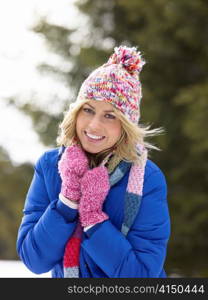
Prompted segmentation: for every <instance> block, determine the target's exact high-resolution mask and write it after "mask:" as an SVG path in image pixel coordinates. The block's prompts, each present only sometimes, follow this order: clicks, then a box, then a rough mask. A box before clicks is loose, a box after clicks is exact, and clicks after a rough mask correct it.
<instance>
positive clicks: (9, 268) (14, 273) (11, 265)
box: [0, 260, 51, 278]
mask: <svg viewBox="0 0 208 300" xmlns="http://www.w3.org/2000/svg"><path fill="white" fill-rule="evenodd" d="M29 277H30V278H38V277H39V278H40V277H46V278H51V272H48V273H43V274H35V273H32V272H31V271H30V270H29V269H27V267H26V266H25V265H24V264H23V263H22V262H21V261H18V260H0V278H29Z"/></svg>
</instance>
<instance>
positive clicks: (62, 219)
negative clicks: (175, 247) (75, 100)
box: [17, 147, 170, 278]
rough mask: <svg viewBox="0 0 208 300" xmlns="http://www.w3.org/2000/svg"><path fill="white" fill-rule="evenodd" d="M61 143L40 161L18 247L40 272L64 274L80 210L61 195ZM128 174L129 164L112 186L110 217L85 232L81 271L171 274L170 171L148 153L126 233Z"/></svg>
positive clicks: (107, 205) (108, 274)
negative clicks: (166, 173) (164, 170)
mask: <svg viewBox="0 0 208 300" xmlns="http://www.w3.org/2000/svg"><path fill="white" fill-rule="evenodd" d="M61 149H62V147H61V148H55V149H52V150H49V151H46V152H45V153H44V154H43V155H42V156H41V157H40V158H39V159H38V161H37V163H36V164H35V167H34V170H35V172H34V176H33V179H32V182H31V185H30V188H29V190H28V193H27V196H26V201H25V206H24V210H23V212H24V216H23V218H22V222H21V225H20V228H19V231H18V237H17V252H18V254H19V256H20V258H21V260H22V261H23V262H24V264H25V265H26V266H27V267H28V268H29V269H30V270H31V271H32V272H34V273H37V274H40V273H45V272H48V271H50V270H52V277H63V267H62V264H63V255H64V249H65V245H66V243H67V241H68V239H69V237H70V236H71V235H72V233H73V230H74V229H75V227H76V224H77V219H78V212H77V210H76V209H72V208H69V207H68V206H66V205H65V204H63V203H62V202H61V201H60V200H59V193H60V188H61V178H60V175H59V173H58V160H59V158H60V153H61V151H60V150H61ZM128 176H129V170H128V171H127V172H126V174H125V175H124V177H123V178H122V179H121V180H120V181H119V182H117V183H116V184H115V185H114V186H112V187H111V190H110V192H109V193H108V196H107V198H106V200H105V202H104V206H103V211H105V212H106V213H107V215H108V216H109V220H106V221H104V222H103V223H98V224H96V225H95V226H93V227H92V228H90V229H88V230H87V231H86V232H83V235H82V239H83V240H82V244H81V250H80V277H93V278H95V277H100V278H106V277H109V278H130V277H135V278H142V277H144V278H154V277H166V274H165V271H164V269H163V267H164V262H165V258H166V251H167V243H168V239H169V236H170V218H169V212H168V205H167V185H166V180H165V177H164V175H163V173H162V171H161V170H160V169H159V167H158V166H157V165H156V164H155V163H153V162H152V161H151V160H149V159H148V160H147V164H146V168H145V178H144V188H143V197H142V200H141V206H140V209H139V212H138V214H137V216H136V219H135V221H134V223H133V225H132V227H131V230H130V231H129V233H128V235H127V236H126V237H125V236H124V235H123V234H122V233H121V232H120V229H121V225H122V221H123V212H124V209H123V203H124V195H125V191H126V187H127V182H128Z"/></svg>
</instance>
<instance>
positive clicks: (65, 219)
mask: <svg viewBox="0 0 208 300" xmlns="http://www.w3.org/2000/svg"><path fill="white" fill-rule="evenodd" d="M46 154H47V152H46V153H44V154H43V155H42V156H41V157H40V158H39V160H38V161H37V163H36V164H35V167H34V175H33V179H32V182H31V184H30V187H29V190H28V193H27V196H26V201H25V205H24V210H23V212H24V216H23V218H22V222H21V224H20V227H19V230H18V235H17V242H16V247H17V252H18V255H19V257H20V258H21V260H22V261H23V262H24V264H25V265H26V266H27V267H28V269H30V270H31V271H32V272H34V273H37V274H40V273H45V272H48V271H50V270H51V269H52V268H53V267H54V266H55V265H56V264H57V263H58V262H59V261H60V260H62V258H63V255H64V249H65V244H66V242H67V241H68V239H69V237H70V236H71V235H72V233H73V230H74V228H75V226H76V223H77V215H78V212H77V209H72V208H69V207H67V206H66V205H65V204H63V203H62V202H61V201H60V200H59V199H54V200H53V201H51V202H50V200H49V196H48V192H47V189H46V177H45V176H44V174H45V171H46V169H47V168H48V167H49V166H48V164H47V159H46Z"/></svg>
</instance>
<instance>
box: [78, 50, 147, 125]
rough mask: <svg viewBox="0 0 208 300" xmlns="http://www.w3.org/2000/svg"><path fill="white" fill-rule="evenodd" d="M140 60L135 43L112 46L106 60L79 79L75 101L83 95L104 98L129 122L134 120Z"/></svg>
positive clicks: (138, 99) (137, 114)
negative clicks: (81, 80) (112, 51)
mask: <svg viewBox="0 0 208 300" xmlns="http://www.w3.org/2000/svg"><path fill="white" fill-rule="evenodd" d="M144 64H145V61H144V60H143V59H142V57H141V54H140V52H139V51H137V49H136V48H135V47H126V46H120V47H115V48H114V53H113V54H112V55H111V56H110V57H109V59H108V61H107V62H106V63H105V64H103V65H102V66H100V67H98V68H97V69H95V70H94V71H93V72H92V73H91V74H90V75H89V76H88V77H87V78H86V79H85V81H84V82H83V83H82V86H81V88H80V91H79V94H78V96H77V100H76V102H80V101H83V100H86V99H89V100H96V101H106V102H108V103H110V104H112V105H113V106H114V107H115V108H117V109H118V110H120V111H121V112H122V113H123V114H124V115H125V117H126V118H127V119H128V120H129V121H130V122H133V123H138V121H139V118H140V102H141V98H142V89H141V82H140V80H139V73H140V71H141V70H142V67H143V65H144Z"/></svg>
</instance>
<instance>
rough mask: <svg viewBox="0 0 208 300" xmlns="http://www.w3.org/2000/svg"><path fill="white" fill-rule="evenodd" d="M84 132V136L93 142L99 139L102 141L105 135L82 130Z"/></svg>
mask: <svg viewBox="0 0 208 300" xmlns="http://www.w3.org/2000/svg"><path fill="white" fill-rule="evenodd" d="M84 133H85V136H86V137H87V138H88V140H89V141H93V142H99V141H102V140H103V139H104V138H105V136H97V135H94V134H90V133H88V132H86V131H85V132H84Z"/></svg>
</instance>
